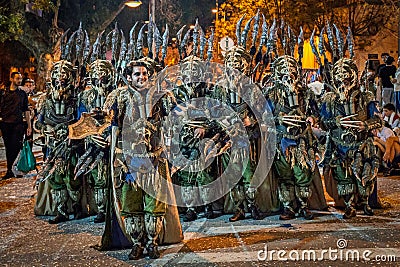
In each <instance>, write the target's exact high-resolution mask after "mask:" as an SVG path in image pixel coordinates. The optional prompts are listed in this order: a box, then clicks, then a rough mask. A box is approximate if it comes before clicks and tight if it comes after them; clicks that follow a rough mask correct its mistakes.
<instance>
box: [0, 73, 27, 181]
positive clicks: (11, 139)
mask: <svg viewBox="0 0 400 267" xmlns="http://www.w3.org/2000/svg"><path fill="white" fill-rule="evenodd" d="M21 82H22V75H21V73H19V72H13V73H11V85H10V86H9V87H6V88H5V89H4V90H1V93H0V118H1V120H0V129H1V132H2V134H3V140H4V146H5V149H6V158H7V173H6V174H5V175H4V176H3V177H2V180H4V179H9V178H12V177H14V173H13V172H12V166H13V163H14V161H15V159H16V158H17V156H18V153H19V151H20V150H21V148H22V139H23V137H24V131H25V128H26V134H27V135H30V134H31V133H32V128H31V120H30V111H29V108H28V97H27V95H26V93H25V92H24V91H23V90H21V89H20V88H19V86H20V85H21ZM24 113H25V118H26V119H27V124H28V125H27V127H25V125H24V122H23V114H24Z"/></svg>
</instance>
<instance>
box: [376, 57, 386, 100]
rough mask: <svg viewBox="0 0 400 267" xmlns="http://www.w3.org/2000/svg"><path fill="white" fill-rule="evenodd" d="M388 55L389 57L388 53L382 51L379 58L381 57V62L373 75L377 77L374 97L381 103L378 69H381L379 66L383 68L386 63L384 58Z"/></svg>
mask: <svg viewBox="0 0 400 267" xmlns="http://www.w3.org/2000/svg"><path fill="white" fill-rule="evenodd" d="M388 57H389V53H382V54H381V59H382V61H383V63H382V64H380V65H379V66H378V67H377V68H376V70H375V75H376V76H377V77H378V82H377V84H376V95H375V98H376V100H378V101H379V104H382V84H381V83H380V79H379V71H380V70H381V68H383V67H384V66H385V65H386V59H387V58H388Z"/></svg>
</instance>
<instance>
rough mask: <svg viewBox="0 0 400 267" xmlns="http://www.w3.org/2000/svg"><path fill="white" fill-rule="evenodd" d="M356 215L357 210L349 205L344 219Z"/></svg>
mask: <svg viewBox="0 0 400 267" xmlns="http://www.w3.org/2000/svg"><path fill="white" fill-rule="evenodd" d="M356 215H357V213H356V210H355V209H354V208H353V207H351V206H349V207H346V210H345V211H344V214H343V219H350V218H351V217H355V216H356Z"/></svg>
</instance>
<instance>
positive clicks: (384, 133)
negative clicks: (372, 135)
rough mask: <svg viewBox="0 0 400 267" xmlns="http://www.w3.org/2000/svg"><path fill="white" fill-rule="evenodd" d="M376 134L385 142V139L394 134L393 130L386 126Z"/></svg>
mask: <svg viewBox="0 0 400 267" xmlns="http://www.w3.org/2000/svg"><path fill="white" fill-rule="evenodd" d="M377 136H378V137H379V138H380V139H381V140H382V141H383V142H386V140H387V139H388V138H389V137H391V136H395V134H394V132H393V131H392V129H390V128H388V127H383V128H382V130H381V131H379V132H378V134H377Z"/></svg>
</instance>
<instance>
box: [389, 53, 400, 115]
mask: <svg viewBox="0 0 400 267" xmlns="http://www.w3.org/2000/svg"><path fill="white" fill-rule="evenodd" d="M390 81H391V82H392V83H393V86H394V104H395V106H396V111H397V112H399V111H400V56H399V57H398V58H397V70H396V73H395V74H394V78H392V79H391V80H390Z"/></svg>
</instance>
